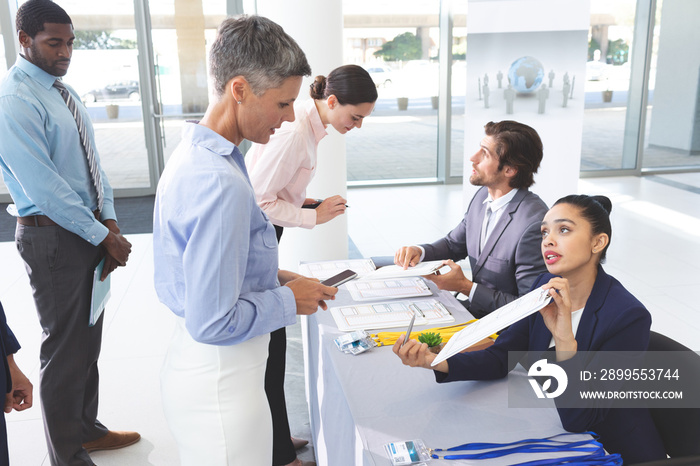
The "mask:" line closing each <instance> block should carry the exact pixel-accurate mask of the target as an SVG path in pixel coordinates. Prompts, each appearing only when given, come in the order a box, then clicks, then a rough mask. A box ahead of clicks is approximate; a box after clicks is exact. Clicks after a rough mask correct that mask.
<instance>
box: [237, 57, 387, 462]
mask: <svg viewBox="0 0 700 466" xmlns="http://www.w3.org/2000/svg"><path fill="white" fill-rule="evenodd" d="M309 94H310V95H311V100H308V101H306V102H302V103H300V104H298V105H296V106H295V109H294V115H295V120H294V121H293V122H285V123H283V124H282V127H281V128H279V129H278V130H276V131H275V134H273V135H272V136H271V137H270V141H269V142H268V143H267V144H253V146H252V147H251V149H250V151H249V152H248V154H247V155H246V165H247V168H248V174H249V176H250V181H251V183H252V185H253V188H254V189H255V197H256V200H257V202H258V205H259V206H260V207H261V208H262V209H263V210H264V211H265V213H266V214H267V215H268V216H269V217H270V221H271V222H272V223H273V224H274V226H275V229H276V230H277V240H278V241H279V239H280V238H281V236H282V231H283V227H302V228H309V229H311V228H313V227H315V226H316V225H320V224H322V223H326V222H328V221H330V220H332V219H334V218H335V217H337V216H338V215H340V214H342V213H344V212H345V203H346V202H347V201H346V200H345V199H344V198H343V197H342V196H339V195H336V196H332V197H329V198H327V199H325V200H323V201H320V200H317V199H310V198H307V197H306V187H307V186H308V185H309V183H310V182H311V180H312V179H313V177H314V174H315V172H316V158H317V148H318V143H319V141H321V139H323V138H324V137H325V136H326V135H327V134H328V133H327V132H326V127H327V126H328V125H331V126H332V127H333V128H335V130H336V131H338V132H339V133H341V134H345V133H347V132H348V131H350V130H351V129H353V128H361V127H362V121H363V119H364V118H365V117H366V116H368V115H369V114H370V113H372V110H373V109H374V103H375V102H376V100H377V87H376V85H375V84H374V81H373V80H372V78H371V77H370V75H369V73H367V71H366V70H365V69H364V68H362V67H360V66H357V65H344V66H341V67H338V68H336V69H334V70H333V71H331V72H330V73H329V74H328V77H325V76H316V79H315V80H314V82H313V83H312V84H311V90H310V92H309ZM319 201H320V203H319ZM304 207H311V208H304ZM286 349H287V335H286V332H285V328H284V327H282V328H281V329H279V330H276V331H274V332H272V333H271V334H270V347H269V356H268V360H267V370H266V374H265V391H266V393H267V399H268V401H269V403H270V410H271V412H272V427H273V455H272V464H273V465H274V466H283V465H291V466H301V465H302V464H303V463H302V462H301V461H300V460H299V459H297V457H296V451H295V449H296V448H301V447H303V446H304V445H306V443H308V442H307V441H305V440H298V439H292V438H291V434H290V431H289V422H288V420H287V407H286V403H285V399H284V372H285V356H286Z"/></svg>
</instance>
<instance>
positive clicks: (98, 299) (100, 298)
mask: <svg viewBox="0 0 700 466" xmlns="http://www.w3.org/2000/svg"><path fill="white" fill-rule="evenodd" d="M104 268H105V258H102V260H101V261H100V263H99V264H97V267H95V271H94V272H93V275H92V297H91V299H90V320H89V322H88V326H90V327H92V326H94V325H95V324H96V323H97V321H98V320H99V318H100V316H101V315H102V312H103V311H104V310H105V305H106V304H107V301H109V298H110V296H111V295H112V292H111V289H112V286H111V285H112V274H109V275H107V278H105V280H104V281H100V277H101V276H102V270H104Z"/></svg>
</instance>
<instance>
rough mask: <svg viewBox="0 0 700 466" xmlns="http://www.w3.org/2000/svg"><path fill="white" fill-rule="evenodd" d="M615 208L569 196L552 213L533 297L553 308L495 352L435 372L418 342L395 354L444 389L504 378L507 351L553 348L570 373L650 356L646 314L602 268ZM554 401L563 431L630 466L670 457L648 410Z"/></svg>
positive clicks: (458, 358) (462, 358)
mask: <svg viewBox="0 0 700 466" xmlns="http://www.w3.org/2000/svg"><path fill="white" fill-rule="evenodd" d="M611 208H612V205H611V203H610V199H608V198H607V197H604V196H586V195H571V196H567V197H564V198H562V199H559V200H558V201H557V202H556V203H555V204H554V206H553V207H552V208H551V209H550V210H549V211H548V212H547V214H546V215H545V217H544V220H543V221H542V228H541V231H542V255H543V257H544V259H545V263H546V264H547V270H548V271H549V273H546V274H543V275H541V276H540V277H539V278H538V279H537V280H536V281H535V283H534V285H533V289H535V288H537V287H542V288H543V289H546V290H550V291H549V294H550V296H552V298H553V299H552V302H551V303H550V304H549V305H547V306H546V307H545V308H544V309H542V310H541V311H540V312H539V313H535V314H533V315H531V316H529V317H528V318H525V319H523V320H521V321H519V322H517V323H515V324H513V325H512V326H511V327H509V328H508V329H507V330H506V331H504V332H503V333H502V334H501V336H500V337H499V338H498V339H497V340H496V343H495V344H494V345H493V346H491V347H489V348H487V349H485V350H482V351H475V352H469V353H459V354H456V355H455V356H452V357H451V358H449V359H447V360H446V361H443V362H441V363H439V364H437V365H436V366H435V367H431V366H430V363H431V362H432V361H433V359H435V355H434V354H432V353H430V352H429V351H428V350H427V345H425V344H420V343H418V342H417V341H415V340H409V341H408V342H406V345H405V346H404V347H403V348H401V343H402V342H403V340H404V337H403V336H402V337H400V338H399V340H398V341H397V342H396V345H394V352H395V353H396V354H397V355H398V356H399V357H400V358H401V360H402V361H403V363H404V364H406V365H409V366H412V367H424V368H426V369H434V370H435V378H436V380H437V381H438V382H439V383H443V382H453V381H457V380H490V379H498V378H503V377H505V376H506V375H507V374H508V372H509V371H510V370H512V369H513V367H514V366H515V363H511V364H510V365H509V363H508V352H509V351H523V352H525V351H529V352H542V351H547V350H548V349H549V348H552V350H551V351H553V352H554V356H555V358H556V361H557V364H558V365H559V366H561V367H563V368H564V369H565V370H566V371H567V372H569V373H571V372H570V369H573V368H579V367H581V366H582V365H583V364H586V363H585V362H582V361H581V360H580V359H581V357H579V358H577V357H576V356H577V352H581V351H587V352H592V351H639V352H643V351H645V350H646V348H647V344H648V342H649V328H650V327H651V316H650V315H649V312H648V311H647V310H646V309H645V307H644V305H642V303H640V302H639V301H638V300H637V299H636V298H635V297H634V296H632V294H630V293H629V292H628V291H627V290H626V289H625V288H624V287H623V286H622V285H621V284H620V282H618V281H617V280H615V279H614V278H613V277H611V276H610V275H608V274H606V273H605V271H603V268H602V267H601V266H600V263H601V262H602V261H603V260H604V259H605V252H606V251H607V248H608V246H609V244H610V238H611V236H612V228H611V226H610V210H611ZM550 355H551V352H550ZM579 356H580V355H579ZM567 366H568V367H567ZM570 379H571V377H570ZM554 400H555V403H557V410H558V412H559V417H560V419H561V421H562V425H563V427H564V429H566V430H568V431H571V432H584V431H587V430H592V431H594V432H596V433H598V434H599V435H600V441H601V442H602V444H603V446H604V447H605V449H606V450H607V451H608V452H609V453H619V454H620V455H621V456H622V458H623V460H624V461H625V463H627V464H631V463H637V462H642V461H651V460H655V459H661V458H665V457H666V454H665V452H664V448H663V444H662V442H661V439H660V437H659V434H658V432H657V430H656V428H655V427H654V424H653V421H652V418H651V415H650V413H649V410H648V409H646V408H634V409H629V408H611V407H610V406H609V405H600V404H599V405H595V406H590V407H585V408H584V407H581V408H570V407H568V408H565V407H561V406H559V404H560V402H559V401H558V400H559V398H555V399H554Z"/></svg>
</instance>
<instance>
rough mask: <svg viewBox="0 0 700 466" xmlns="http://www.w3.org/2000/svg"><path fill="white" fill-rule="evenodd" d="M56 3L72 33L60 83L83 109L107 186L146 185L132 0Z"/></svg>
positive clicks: (146, 161)
mask: <svg viewBox="0 0 700 466" xmlns="http://www.w3.org/2000/svg"><path fill="white" fill-rule="evenodd" d="M22 3H23V2H22ZM56 3H58V4H59V5H60V6H61V7H63V9H65V10H66V12H67V13H68V14H69V15H70V17H71V20H72V21H73V26H74V29H75V36H76V41H75V43H74V45H73V57H72V59H71V66H70V68H69V70H68V73H67V74H66V76H65V81H66V83H68V84H70V85H71V86H72V87H73V88H74V89H75V90H76V91H77V92H78V94H79V95H80V96H81V97H82V99H83V102H84V103H85V106H86V107H87V110H88V113H89V114H90V118H91V120H92V123H93V126H94V128H95V143H96V146H97V150H98V152H99V155H100V159H101V162H102V167H103V169H104V170H105V172H106V173H107V177H108V178H109V181H110V184H111V185H112V187H113V188H114V189H122V188H148V187H149V186H150V177H149V165H148V153H147V151H146V144H145V136H144V130H143V123H142V121H143V115H142V112H141V95H140V88H139V68H138V52H137V49H136V31H135V29H134V19H133V18H134V6H133V2H131V1H127V0H114V1H111V2H108V3H103V2H94V1H91V0H57V1H56Z"/></svg>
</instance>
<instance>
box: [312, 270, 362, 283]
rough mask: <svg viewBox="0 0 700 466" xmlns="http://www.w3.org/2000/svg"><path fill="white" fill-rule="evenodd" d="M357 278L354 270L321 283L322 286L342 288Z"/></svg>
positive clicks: (346, 271) (341, 273)
mask: <svg viewBox="0 0 700 466" xmlns="http://www.w3.org/2000/svg"><path fill="white" fill-rule="evenodd" d="M355 277H357V274H356V273H355V272H353V271H352V270H350V269H348V270H343V271H342V272H340V273H339V274H338V275H333V276H332V277H331V278H326V279H325V280H323V281H322V282H321V285H326V286H340V285H342V284H343V283H345V282H347V281H350V280H352V279H353V278H355Z"/></svg>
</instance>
